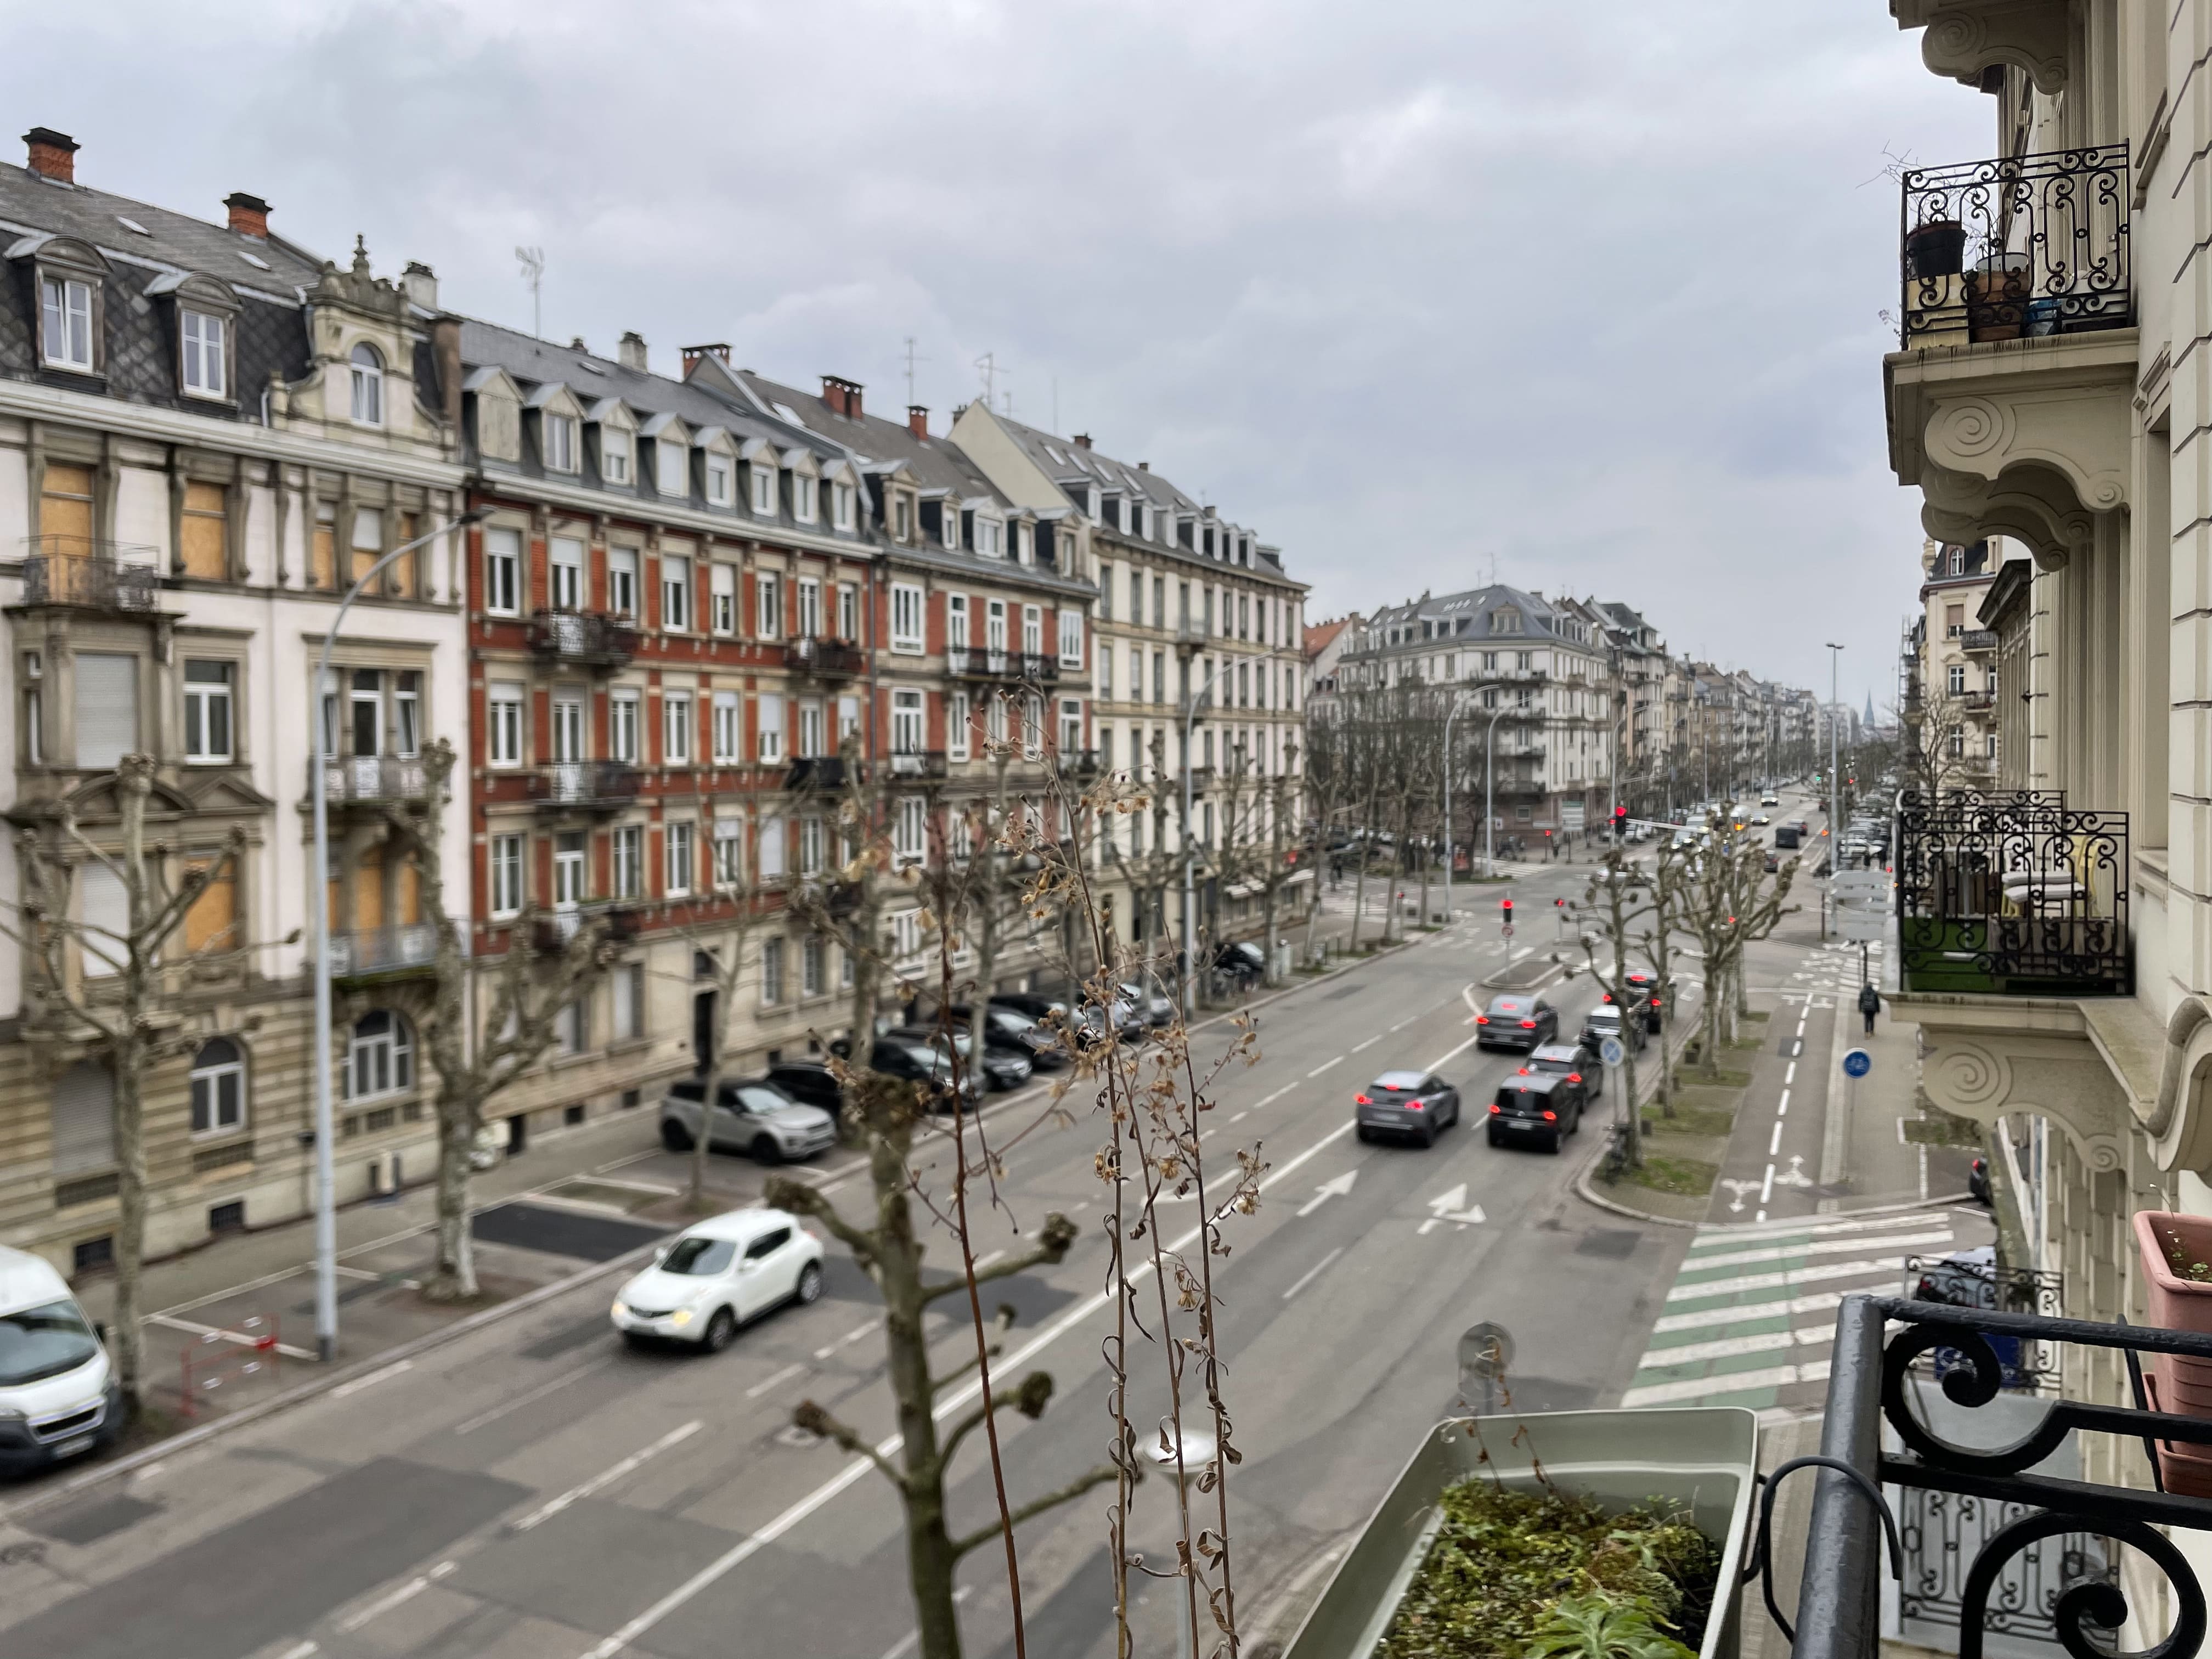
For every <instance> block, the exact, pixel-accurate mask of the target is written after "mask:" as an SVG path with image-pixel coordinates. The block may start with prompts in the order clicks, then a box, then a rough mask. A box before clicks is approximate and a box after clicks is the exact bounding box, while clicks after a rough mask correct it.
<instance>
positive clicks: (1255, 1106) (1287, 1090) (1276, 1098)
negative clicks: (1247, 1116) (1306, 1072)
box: [1252, 1083, 1298, 1112]
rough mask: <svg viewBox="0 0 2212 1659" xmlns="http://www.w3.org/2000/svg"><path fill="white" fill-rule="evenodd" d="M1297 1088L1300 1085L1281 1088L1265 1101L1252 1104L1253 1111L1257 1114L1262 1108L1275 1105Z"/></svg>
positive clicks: (1286, 1084) (1288, 1085) (1288, 1084)
mask: <svg viewBox="0 0 2212 1659" xmlns="http://www.w3.org/2000/svg"><path fill="white" fill-rule="evenodd" d="M1297 1086H1298V1085H1297V1084H1295V1083H1285V1085H1283V1086H1282V1087H1281V1088H1279V1089H1278V1090H1276V1091H1275V1092H1274V1093H1273V1094H1272V1095H1269V1096H1268V1097H1267V1098H1266V1099H1265V1100H1255V1101H1254V1102H1253V1103H1252V1109H1253V1110H1254V1111H1255V1112H1256V1111H1258V1110H1259V1109H1261V1107H1262V1106H1268V1105H1273V1103H1275V1102H1276V1101H1279V1100H1280V1099H1281V1098H1282V1097H1284V1096H1285V1095H1286V1094H1288V1093H1290V1091H1291V1090H1293V1089H1295V1088H1297Z"/></svg>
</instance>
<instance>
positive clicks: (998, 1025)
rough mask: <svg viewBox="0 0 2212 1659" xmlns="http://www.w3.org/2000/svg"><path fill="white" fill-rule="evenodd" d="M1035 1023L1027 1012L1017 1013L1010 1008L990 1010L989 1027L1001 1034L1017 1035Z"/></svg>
mask: <svg viewBox="0 0 2212 1659" xmlns="http://www.w3.org/2000/svg"><path fill="white" fill-rule="evenodd" d="M1035 1024H1036V1021H1035V1020H1033V1019H1031V1018H1030V1017H1029V1016H1028V1015H1027V1014H1018V1013H1015V1012H1013V1011H1012V1010H1011V1009H1007V1008H994V1009H993V1010H991V1029H992V1030H994V1031H996V1032H998V1033H999V1034H1000V1036H1021V1035H1022V1033H1023V1032H1024V1031H1026V1030H1029V1029H1030V1027H1031V1026H1032V1025H1035Z"/></svg>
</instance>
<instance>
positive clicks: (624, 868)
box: [610, 823, 645, 899]
mask: <svg viewBox="0 0 2212 1659" xmlns="http://www.w3.org/2000/svg"><path fill="white" fill-rule="evenodd" d="M612 851H613V854H614V857H613V860H612V866H611V872H610V873H611V876H612V878H613V881H614V895H613V896H615V897H616V898H618V899H634V898H643V897H644V896H645V826H644V825H643V824H641V823H625V824H623V825H622V826H621V827H620V828H619V829H617V830H616V831H615V833H614V838H613V848H612Z"/></svg>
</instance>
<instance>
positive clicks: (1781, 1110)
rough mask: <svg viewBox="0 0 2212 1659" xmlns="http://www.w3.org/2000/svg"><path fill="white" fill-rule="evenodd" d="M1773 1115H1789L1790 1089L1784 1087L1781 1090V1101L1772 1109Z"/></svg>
mask: <svg viewBox="0 0 2212 1659" xmlns="http://www.w3.org/2000/svg"><path fill="white" fill-rule="evenodd" d="M1774 1115H1775V1116H1777V1117H1787V1116H1789V1115H1790V1091H1789V1090H1787V1089H1784V1091H1782V1103H1781V1104H1780V1105H1778V1106H1777V1107H1776V1108H1775V1109H1774Z"/></svg>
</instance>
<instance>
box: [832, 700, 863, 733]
mask: <svg viewBox="0 0 2212 1659" xmlns="http://www.w3.org/2000/svg"><path fill="white" fill-rule="evenodd" d="M859 731H860V699H859V698H858V697H840V698H838V699H837V741H838V743H839V744H843V743H844V741H845V739H846V738H849V737H852V736H854V735H855V734H856V733H858V732H859Z"/></svg>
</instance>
